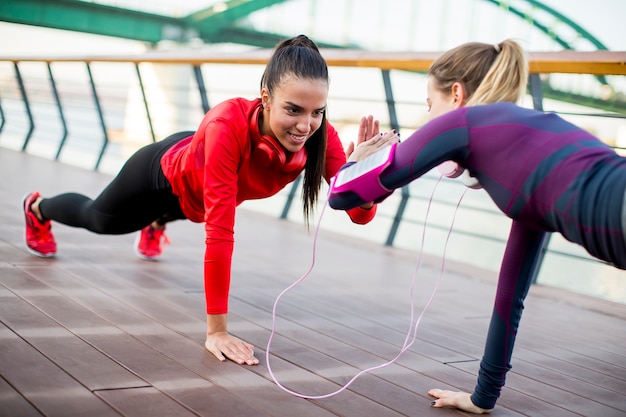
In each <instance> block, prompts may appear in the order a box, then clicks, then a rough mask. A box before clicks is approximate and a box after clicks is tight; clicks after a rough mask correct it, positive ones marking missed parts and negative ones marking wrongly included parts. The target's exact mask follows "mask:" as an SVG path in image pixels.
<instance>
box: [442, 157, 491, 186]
mask: <svg viewBox="0 0 626 417" xmlns="http://www.w3.org/2000/svg"><path fill="white" fill-rule="evenodd" d="M437 170H438V171H439V173H440V174H441V175H443V176H444V177H448V178H457V177H459V176H460V177H461V182H462V183H463V185H465V186H466V187H467V188H471V189H473V190H479V189H481V188H483V187H482V185H480V182H478V180H477V179H476V178H474V177H472V176H471V175H470V173H469V172H468V171H467V170H466V169H465V168H463V167H462V166H460V165H459V164H457V163H456V162H454V161H445V162H442V163H441V164H439V165H438V166H437Z"/></svg>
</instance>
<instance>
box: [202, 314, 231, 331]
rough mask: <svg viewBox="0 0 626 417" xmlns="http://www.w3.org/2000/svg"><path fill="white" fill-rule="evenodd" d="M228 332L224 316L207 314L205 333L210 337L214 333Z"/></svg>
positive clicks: (225, 316)
mask: <svg viewBox="0 0 626 417" xmlns="http://www.w3.org/2000/svg"><path fill="white" fill-rule="evenodd" d="M227 331H228V326H227V315H226V314H207V316H206V333H207V335H212V334H215V333H226V332H227Z"/></svg>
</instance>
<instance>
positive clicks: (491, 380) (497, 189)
mask: <svg viewBox="0 0 626 417" xmlns="http://www.w3.org/2000/svg"><path fill="white" fill-rule="evenodd" d="M446 160H453V161H455V162H457V163H458V164H459V165H460V166H462V167H463V168H465V169H467V170H468V171H469V173H470V174H471V175H472V176H473V177H475V178H477V179H478V180H479V181H480V184H481V185H482V186H483V188H484V190H485V191H486V192H487V193H488V194H489V196H490V197H491V198H492V200H493V201H494V203H495V204H496V205H497V206H498V208H499V209H500V210H502V212H503V213H504V214H506V215H507V216H508V217H510V218H511V219H512V220H513V222H512V226H511V231H510V234H509V238H508V241H507V246H506V250H505V253H504V257H503V260H502V265H501V268H500V275H499V279H498V288H497V292H496V299H495V305H494V310H493V314H492V318H491V323H490V327H489V333H488V336H487V342H486V346H485V352H484V355H483V358H482V361H481V365H480V371H479V375H478V382H477V385H476V388H475V391H474V393H473V394H472V402H473V403H474V404H475V405H477V406H479V407H481V408H485V409H490V408H493V407H494V406H495V403H496V400H497V399H498V397H499V396H500V391H501V389H502V386H504V382H505V376H506V373H507V372H508V370H509V369H510V368H511V365H510V359H511V354H512V352H513V345H514V342H515V336H516V334H517V329H518V325H519V321H520V318H521V315H522V310H523V303H524V299H525V297H526V294H527V293H528V288H529V287H530V283H531V277H532V274H533V270H534V268H535V266H536V264H537V261H538V259H539V255H540V252H541V248H542V241H543V239H544V238H545V236H546V233H548V232H559V233H561V234H562V235H563V236H564V237H565V238H566V239H567V240H569V241H571V242H574V243H577V244H579V245H581V246H583V247H584V248H585V249H586V250H587V251H588V252H589V253H590V254H591V255H593V256H595V257H597V258H599V259H602V260H604V261H606V262H609V263H611V264H613V265H615V266H616V267H618V268H620V269H626V244H625V238H624V236H625V235H624V230H623V224H622V222H623V221H624V210H623V208H622V205H623V201H624V190H625V189H626V158H623V157H621V156H619V155H617V154H616V153H615V151H613V149H611V148H610V147H609V146H607V145H606V144H604V143H603V142H601V141H600V140H599V139H598V138H596V137H594V136H593V135H591V134H590V133H588V132H587V131H585V130H583V129H580V128H578V127H576V126H575V125H573V124H571V123H569V122H567V121H565V120H564V119H562V118H561V117H559V116H558V115H556V114H550V113H543V112H539V111H535V110H530V109H526V108H522V107H519V106H516V105H514V104H511V103H497V104H489V105H482V106H474V107H463V108H460V109H457V110H455V111H452V112H449V113H447V114H444V115H443V116H440V117H438V118H436V119H434V120H432V121H430V122H429V123H427V124H426V125H425V126H424V127H422V128H421V129H419V130H418V131H416V132H415V133H413V134H412V135H411V136H410V137H409V138H408V139H406V140H405V141H404V142H403V143H401V144H399V145H398V146H397V148H396V152H395V156H394V159H393V162H392V164H391V165H390V166H389V167H388V168H387V169H385V171H384V172H383V173H382V174H381V175H380V178H379V180H380V183H381V184H382V185H383V186H384V187H385V188H387V189H388V190H394V189H396V188H399V187H401V186H403V185H406V184H408V183H409V182H411V181H413V180H415V179H416V178H418V177H420V176H421V175H423V174H424V173H426V172H427V171H429V170H430V169H432V168H433V167H435V166H437V165H439V164H440V163H442V162H444V161H446ZM382 192H384V191H381V196H380V199H379V200H378V201H381V200H382V199H384V198H385V197H386V196H387V195H389V193H387V194H382ZM363 203H365V202H363V201H360V198H359V197H358V196H357V195H356V194H352V193H341V194H332V193H331V196H330V205H331V207H333V208H338V209H348V208H351V207H355V206H358V205H362V204H363Z"/></svg>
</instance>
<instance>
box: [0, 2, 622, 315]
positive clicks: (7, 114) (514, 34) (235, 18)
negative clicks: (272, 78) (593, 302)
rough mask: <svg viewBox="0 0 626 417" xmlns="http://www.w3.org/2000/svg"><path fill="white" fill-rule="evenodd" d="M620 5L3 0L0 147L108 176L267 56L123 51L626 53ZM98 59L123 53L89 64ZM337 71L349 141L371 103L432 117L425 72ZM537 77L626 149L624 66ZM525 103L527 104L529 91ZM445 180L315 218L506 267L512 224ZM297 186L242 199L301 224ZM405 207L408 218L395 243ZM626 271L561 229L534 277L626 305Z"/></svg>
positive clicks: (333, 90) (566, 113)
mask: <svg viewBox="0 0 626 417" xmlns="http://www.w3.org/2000/svg"><path fill="white" fill-rule="evenodd" d="M624 17H626V2H624V1H622V0H595V1H593V2H591V1H589V0H569V1H566V2H564V1H556V0H542V1H536V0H509V1H503V0H500V1H498V0H440V1H436V2H433V1H426V0H247V1H246V0H228V1H216V0H177V1H165V0H162V1H139V0H137V1H133V0H125V1H79V0H59V1H53V0H3V1H2V2H1V3H0V36H1V39H2V40H3V41H2V42H1V43H0V110H1V116H2V125H1V126H0V151H1V150H2V148H6V149H13V150H22V151H27V152H29V153H32V154H34V155H37V156H42V157H46V158H54V159H58V160H59V161H61V162H63V163H68V164H73V165H78V166H82V167H85V168H87V169H97V170H99V171H102V172H105V173H109V174H114V173H115V172H116V171H117V170H118V169H119V167H120V166H121V164H122V163H123V162H124V160H125V159H126V158H127V157H128V156H129V155H130V154H132V152H134V151H135V150H136V149H137V148H139V147H140V146H143V145H145V144H148V143H150V142H151V141H154V140H160V139H163V138H164V137H166V136H168V135H169V134H171V133H173V132H176V131H180V130H195V129H196V127H197V124H198V123H199V121H200V120H201V118H202V115H203V114H204V112H205V110H206V107H207V105H208V106H209V107H210V106H212V105H215V104H216V103H218V102H220V101H222V100H224V99H227V98H231V97H235V96H242V97H247V98H254V97H256V96H257V95H258V89H259V81H260V78H261V74H262V71H263V68H264V67H263V65H261V64H241V65H234V64H203V65H201V66H197V67H194V66H193V65H181V64H176V65H174V64H153V63H145V62H144V63H140V64H137V65H135V64H134V63H132V62H130V61H129V62H124V59H123V57H136V56H141V55H142V54H145V53H163V54H171V55H172V56H174V55H175V54H186V55H185V56H191V57H193V56H194V54H195V55H196V56H202V54H205V53H208V54H210V53H228V54H237V53H244V52H247V51H253V50H256V49H259V48H262V49H266V48H272V47H273V46H275V45H276V43H278V42H279V41H280V40H282V39H285V38H288V37H292V36H295V35H297V34H301V33H303V34H306V35H308V36H309V37H311V38H312V39H313V40H315V41H316V42H317V43H318V44H319V45H320V47H322V48H329V49H330V48H333V49H336V48H339V49H341V48H344V49H350V50H363V51H374V52H406V51H410V52H436V53H440V52H442V51H445V50H447V49H450V48H452V47H455V46H457V45H459V44H461V43H465V42H469V41H479V42H488V43H494V44H495V43H497V42H500V41H502V40H504V39H506V38H513V39H515V40H517V41H518V42H519V43H520V44H521V45H522V46H523V47H524V48H525V49H526V50H527V51H532V52H540V51H563V50H574V51H603V50H607V51H626V36H624V35H625V32H624V27H623V20H624ZM94 56H100V57H102V56H110V57H112V56H115V57H118V58H120V57H122V58H120V59H116V60H115V62H101V61H98V60H95V61H93V62H92V61H91V60H90V59H89V58H90V57H94ZM63 57H71V58H72V60H71V62H65V61H63V60H62V59H60V58H63ZM20 58H21V59H20ZM31 58H34V60H31ZM75 58H80V59H79V60H78V61H76V60H74V59H75ZM81 59H82V60H81ZM198 69H199V71H200V76H201V78H198V73H197V71H198ZM330 70H331V87H330V95H329V119H330V121H331V123H333V125H334V126H335V127H336V128H337V129H338V130H339V132H340V135H341V137H342V139H343V140H344V141H346V143H347V142H348V141H351V140H355V138H356V129H357V123H358V120H359V118H360V117H361V116H362V115H365V114H373V115H375V116H376V117H377V118H379V119H380V120H381V123H382V124H383V126H384V127H385V128H390V127H392V126H394V125H397V127H398V128H399V129H400V131H401V132H402V136H404V137H407V136H408V135H409V134H410V133H411V132H412V131H413V130H415V129H417V128H419V127H420V126H421V125H422V124H423V123H424V122H425V121H426V118H427V113H426V106H425V100H426V84H425V82H426V77H425V75H424V72H419V71H401V70H392V71H389V72H388V73H387V74H386V75H384V74H383V76H382V77H381V70H380V69H378V68H356V67H352V68H348V67H331V68H330ZM194 71H196V72H194ZM385 77H388V78H385ZM198 80H202V81H203V82H204V83H205V85H204V86H203V87H204V89H205V93H206V96H205V97H204V99H206V102H203V97H202V95H199V94H198V87H199V86H198ZM385 82H390V83H391V84H392V85H393V100H394V104H395V111H396V114H395V118H396V120H392V117H390V115H389V111H388V104H389V100H388V98H389V97H388V95H387V94H388V91H387V90H386V88H387V86H386V85H385ZM541 88H542V92H543V101H542V106H543V109H544V110H547V111H555V112H557V113H559V114H561V115H562V116H563V117H565V118H567V119H568V120H571V121H572V122H574V123H576V124H578V125H580V126H581V127H584V128H585V129H587V130H589V131H591V132H592V133H594V134H595V135H597V136H598V137H600V138H601V139H602V140H603V141H605V142H606V143H608V144H610V145H611V146H615V147H616V149H617V151H618V152H623V149H622V148H624V147H626V120H625V118H626V77H624V76H619V75H618V76H613V75H607V76H597V75H590V74H584V73H583V74H549V75H542V76H541ZM55 95H56V96H57V98H55ZM95 96H97V99H96V100H95V101H94V97H95ZM60 103H62V105H61V104H60ZM523 105H525V106H527V107H533V100H532V98H531V97H530V96H529V97H528V98H527V99H526V100H525V102H524V103H523ZM59 114H61V116H60V115H59ZM394 127H395V126H394ZM103 136H104V139H105V141H106V146H105V147H103V146H102V139H103ZM436 179H437V175H436V174H435V173H432V174H430V175H428V176H426V178H425V180H424V181H416V182H415V183H414V184H411V186H410V190H407V193H409V194H410V195H411V199H410V200H409V201H408V203H406V202H403V201H402V200H401V196H400V195H399V194H400V193H395V194H394V196H393V198H390V199H389V200H387V201H386V202H385V204H384V205H382V207H381V210H380V215H379V216H377V219H376V221H375V222H373V224H372V225H369V226H368V227H367V228H353V227H352V225H349V224H346V222H345V219H344V217H343V216H341V215H339V214H337V213H332V212H330V213H329V212H326V215H325V217H324V219H323V220H320V221H321V222H322V223H323V225H322V226H323V227H324V228H327V229H329V230H332V231H336V232H339V233H345V234H348V235H351V236H353V237H354V238H359V239H368V240H373V241H376V242H380V243H381V244H390V245H392V246H397V247H402V248H407V249H410V250H415V251H416V253H417V251H418V250H419V249H420V248H422V246H423V248H424V251H425V252H426V253H428V254H431V255H433V256H443V255H444V251H446V252H445V256H447V257H449V258H450V259H454V260H458V261H461V262H466V263H468V264H471V265H475V266H478V267H481V268H485V269H487V270H490V271H497V270H498V268H499V262H500V259H501V256H502V253H503V248H504V243H505V241H506V237H507V234H508V229H509V224H510V222H509V221H508V219H506V218H505V217H504V216H502V215H501V214H500V213H499V212H498V211H497V210H496V209H495V207H494V206H493V204H492V203H491V201H490V200H489V199H488V197H487V196H486V195H485V193H483V192H481V191H471V192H468V193H467V194H466V195H465V196H464V198H463V203H462V205H461V207H462V209H460V210H459V212H458V213H457V214H455V213H454V207H455V205H456V202H457V201H458V199H459V198H460V196H461V194H462V193H463V191H464V190H463V187H461V186H459V184H458V183H457V182H453V181H443V182H442V183H441V184H440V185H438V186H437V189H436V197H435V198H434V206H433V209H432V210H429V207H430V203H429V201H430V200H431V199H432V198H433V197H431V194H432V189H433V187H434V184H435V183H436ZM67 186H68V188H69V189H71V184H67ZM290 192H291V193H293V190H285V193H281V194H280V195H278V196H277V197H276V198H272V199H268V200H263V201H255V202H248V203H245V204H244V206H245V207H247V208H250V209H253V210H259V211H263V212H267V213H268V214H272V215H277V214H280V213H282V214H281V216H284V217H286V218H288V219H289V220H293V221H301V220H302V219H301V216H300V214H299V210H298V204H297V202H296V204H295V206H296V207H294V209H293V210H289V209H288V208H286V201H290V198H291V197H290V195H289V193H290ZM402 205H404V206H403V207H404V209H405V210H406V211H405V212H404V213H405V214H403V216H405V217H404V218H403V219H402V225H401V227H399V228H398V229H397V230H395V231H394V234H393V239H390V229H391V228H393V224H394V222H395V221H396V220H397V219H396V217H397V215H398V207H399V206H402ZM427 212H428V218H427V216H426V214H427ZM453 220H454V228H453V231H452V237H451V239H450V243H449V246H448V247H445V242H446V238H447V235H448V233H449V231H450V227H451V226H450V225H451V223H452V221H453ZM424 228H426V230H427V233H425V238H424V239H423V240H422V231H423V230H424ZM391 240H392V242H390V241H391ZM476 248H479V249H478V250H477V249H476ZM624 278H625V276H624V272H623V271H618V270H616V269H613V268H611V267H608V266H606V265H604V264H602V263H599V262H597V261H595V260H593V259H590V258H589V257H588V256H587V255H586V253H584V251H583V250H581V249H580V248H578V247H575V246H573V245H570V244H569V243H568V242H565V241H563V240H562V239H561V238H560V237H559V236H555V237H553V238H552V239H551V241H550V245H549V250H548V254H547V256H546V257H545V259H544V262H543V264H542V267H541V270H540V272H539V274H538V278H537V282H538V283H540V284H544V285H553V286H557V287H562V288H567V289H570V290H572V291H575V292H579V293H582V294H588V295H592V296H594V297H601V298H604V299H607V300H611V301H616V302H620V303H626V280H625V279H624Z"/></svg>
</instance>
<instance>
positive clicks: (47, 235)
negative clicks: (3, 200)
mask: <svg viewBox="0 0 626 417" xmlns="http://www.w3.org/2000/svg"><path fill="white" fill-rule="evenodd" d="M38 198H39V192H34V193H30V194H27V195H26V197H24V202H23V209H24V218H25V220H26V246H27V247H28V251H29V252H30V253H32V254H33V255H37V256H41V257H43V258H49V257H51V256H54V255H55V254H56V253H57V242H56V241H55V240H54V235H53V234H52V223H51V222H50V220H46V221H44V222H43V223H42V222H41V221H40V220H39V219H38V218H37V216H36V215H35V213H33V210H32V209H31V206H32V205H33V203H34V202H35V200H37V199H38Z"/></svg>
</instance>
